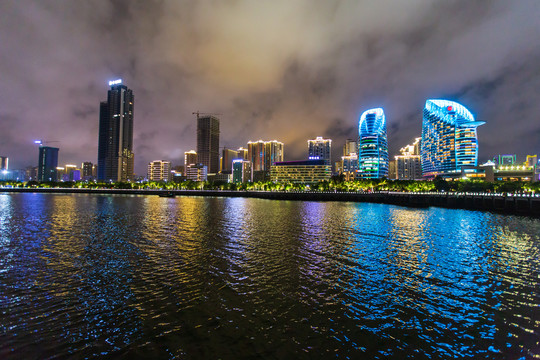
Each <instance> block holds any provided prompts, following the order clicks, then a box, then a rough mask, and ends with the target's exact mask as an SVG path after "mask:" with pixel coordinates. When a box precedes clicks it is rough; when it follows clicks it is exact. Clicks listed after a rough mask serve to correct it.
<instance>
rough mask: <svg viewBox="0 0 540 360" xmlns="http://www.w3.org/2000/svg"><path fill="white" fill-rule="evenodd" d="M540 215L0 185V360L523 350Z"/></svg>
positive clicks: (538, 283)
mask: <svg viewBox="0 0 540 360" xmlns="http://www.w3.org/2000/svg"><path fill="white" fill-rule="evenodd" d="M539 234H540V221H538V220H536V219H530V218H520V217H515V216H503V215H497V214H490V213H481V212H472V211H462V210H448V209H436V208H430V209H408V208H401V207H395V206H387V205H380V204H359V203H332V202H300V201H298V202H295V201H271V200H261V199H245V198H197V197H179V198H159V197H151V196H147V197H144V196H90V195H53V194H49V195H46V194H10V195H6V194H0V279H1V280H2V281H1V282H0V312H1V314H2V315H1V321H0V330H1V332H0V334H1V337H0V340H1V342H0V358H13V359H18V358H36V357H37V358H47V357H53V358H54V357H65V356H75V357H95V356H102V355H108V356H116V357H123V358H133V357H154V358H171V357H180V358H183V357H186V358H216V357H221V358H247V357H256V358H290V357H299V358H333V357H337V358H347V357H350V358H357V357H359V356H363V357H367V358H388V357H393V358H406V357H411V358H459V357H473V358H479V357H480V358H485V357H487V358H500V359H504V358H534V357H540V344H539V338H540V336H539V335H540V332H539V331H538V329H539V328H540V318H539V316H538V314H539V313H540V312H539V305H538V304H539V303H540V294H539V291H540V266H539V265H540V260H539V254H540V251H539V248H540V239H539Z"/></svg>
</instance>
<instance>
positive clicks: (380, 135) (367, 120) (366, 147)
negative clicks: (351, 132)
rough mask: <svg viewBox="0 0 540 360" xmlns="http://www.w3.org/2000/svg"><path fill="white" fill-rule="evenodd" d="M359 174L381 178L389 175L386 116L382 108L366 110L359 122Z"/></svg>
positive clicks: (363, 177)
mask: <svg viewBox="0 0 540 360" xmlns="http://www.w3.org/2000/svg"><path fill="white" fill-rule="evenodd" d="M357 174H358V176H359V177H360V178H362V179H379V178H382V177H383V176H385V177H386V176H388V140H387V138H386V118H385V116H384V111H383V109H381V108H376V109H370V110H367V111H364V113H363V114H362V115H361V116H360V121H359V123H358V173H357Z"/></svg>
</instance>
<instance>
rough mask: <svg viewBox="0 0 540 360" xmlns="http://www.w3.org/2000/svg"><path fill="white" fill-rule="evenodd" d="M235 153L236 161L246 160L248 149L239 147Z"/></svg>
mask: <svg viewBox="0 0 540 360" xmlns="http://www.w3.org/2000/svg"><path fill="white" fill-rule="evenodd" d="M236 152H237V153H238V159H242V160H248V149H244V148H243V147H240V148H238V150H236Z"/></svg>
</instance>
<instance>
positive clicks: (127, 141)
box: [98, 80, 134, 182]
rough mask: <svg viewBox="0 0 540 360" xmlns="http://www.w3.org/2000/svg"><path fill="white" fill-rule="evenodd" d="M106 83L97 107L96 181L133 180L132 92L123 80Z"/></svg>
mask: <svg viewBox="0 0 540 360" xmlns="http://www.w3.org/2000/svg"><path fill="white" fill-rule="evenodd" d="M109 85H110V86H111V89H110V90H109V91H108V93H107V101H104V102H101V103H100V109H99V144H98V180H103V181H114V182H116V181H128V180H133V165H134V154H133V103H134V96H133V91H132V90H130V89H128V87H127V86H125V85H122V80H115V81H109Z"/></svg>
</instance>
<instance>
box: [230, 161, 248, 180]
mask: <svg viewBox="0 0 540 360" xmlns="http://www.w3.org/2000/svg"><path fill="white" fill-rule="evenodd" d="M232 168H233V170H232V175H233V179H232V181H233V183H235V184H239V183H245V182H251V181H252V178H251V162H250V161H248V160H243V159H234V160H233V162H232Z"/></svg>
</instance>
